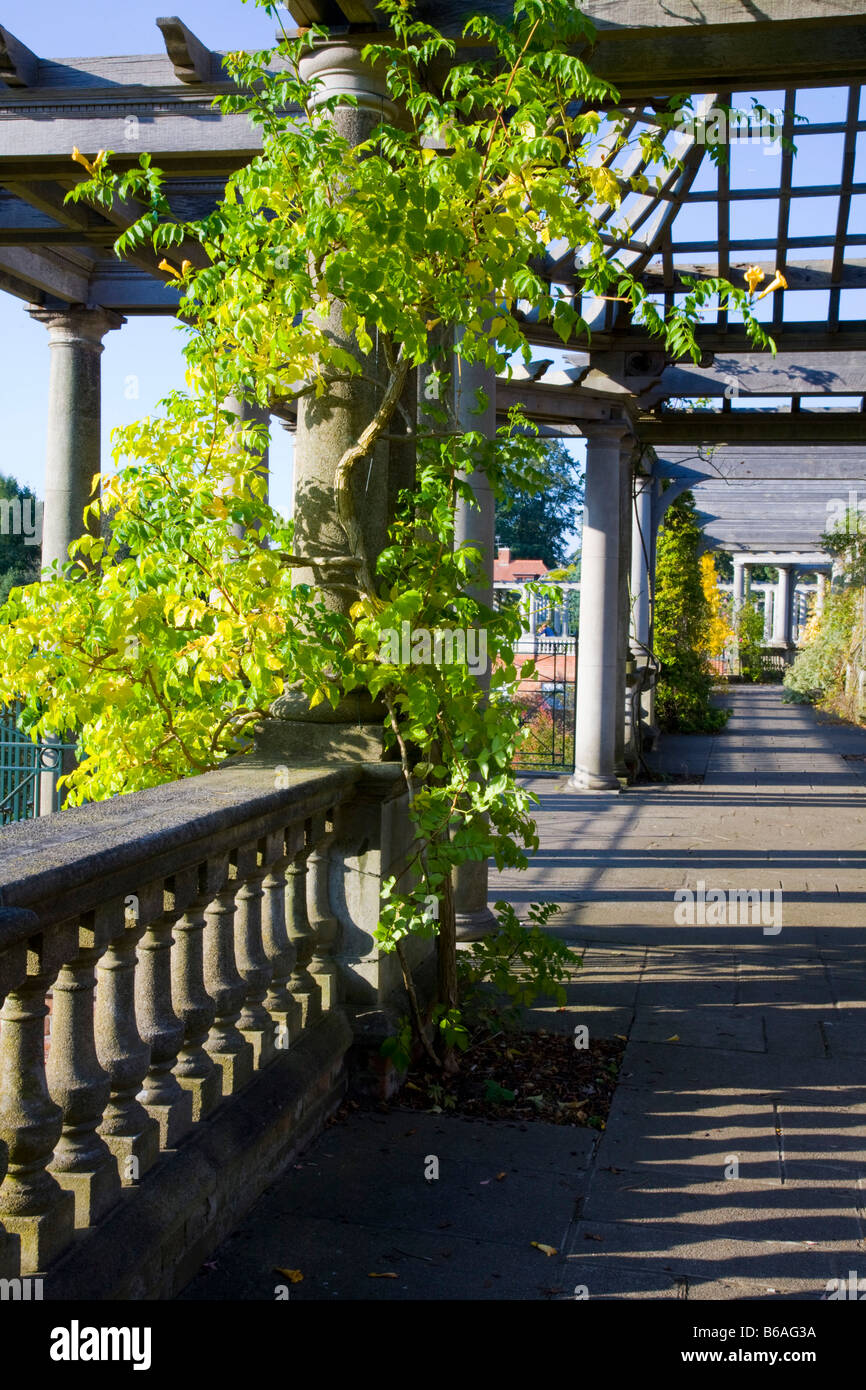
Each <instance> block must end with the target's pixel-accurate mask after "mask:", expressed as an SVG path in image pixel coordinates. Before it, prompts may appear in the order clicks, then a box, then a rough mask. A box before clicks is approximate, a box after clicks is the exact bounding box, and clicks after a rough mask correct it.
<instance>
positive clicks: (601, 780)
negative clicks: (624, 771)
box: [566, 767, 622, 792]
mask: <svg viewBox="0 0 866 1390" xmlns="http://www.w3.org/2000/svg"><path fill="white" fill-rule="evenodd" d="M566 787H567V789H568V790H569V791H573V792H618V791H622V783H621V782H620V780H619V778H618V777H615V776H614V774H613V773H610V774H602V773H598V772H587V771H586V770H585V769H584V768H582V767H576V768H575V769H574V773H573V775H572V776H571V777H569V779H568V781H567V782H566Z"/></svg>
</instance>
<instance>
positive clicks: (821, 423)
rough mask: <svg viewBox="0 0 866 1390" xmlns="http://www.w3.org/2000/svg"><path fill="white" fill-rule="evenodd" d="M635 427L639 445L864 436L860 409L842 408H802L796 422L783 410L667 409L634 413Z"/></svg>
mask: <svg viewBox="0 0 866 1390" xmlns="http://www.w3.org/2000/svg"><path fill="white" fill-rule="evenodd" d="M634 428H635V431H636V433H637V434H638V436H639V438H640V440H641V442H642V443H644V444H651V445H652V446H653V448H656V449H657V448H659V447H661V446H663V445H665V444H695V445H707V446H709V445H712V444H732V443H734V444H736V443H741V444H754V445H758V444H784V443H786V442H791V443H795V442H796V443H800V444H804V443H806V444H808V443H815V444H859V443H862V442H863V440H864V439H866V418H864V416H863V414H862V413H859V412H858V413H855V412H853V411H842V410H832V411H831V410H828V411H826V412H820V413H819V412H817V411H811V410H810V411H802V412H801V413H800V414H799V415H798V416H797V418H796V421H795V420H793V419H792V417H791V416H790V415H787V414H779V415H774V414H770V413H768V414H764V413H761V412H758V411H745V410H732V411H731V412H730V413H729V414H726V415H724V416H722V415H716V414H713V412H711V411H696V412H695V413H694V414H692V415H689V414H685V413H679V412H674V411H670V412H668V413H667V414H665V415H661V416H638V418H637V421H636V422H635V427H634Z"/></svg>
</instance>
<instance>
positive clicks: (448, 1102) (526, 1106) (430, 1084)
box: [350, 1032, 625, 1130]
mask: <svg viewBox="0 0 866 1390" xmlns="http://www.w3.org/2000/svg"><path fill="white" fill-rule="evenodd" d="M624 1051H625V1039H624V1038H605V1039H599V1040H598V1041H596V1042H591V1043H590V1044H589V1045H588V1046H587V1047H586V1048H585V1049H579V1048H576V1047H575V1039H574V1038H573V1037H572V1036H571V1035H570V1034H566V1033H545V1032H531V1033H529V1032H524V1033H509V1034H508V1035H507V1036H504V1035H501V1034H500V1035H499V1036H498V1037H494V1038H490V1039H488V1040H486V1041H484V1042H481V1043H476V1044H474V1045H473V1046H472V1048H471V1049H470V1050H469V1051H468V1052H465V1053H463V1054H461V1055H460V1071H459V1072H458V1073H457V1075H456V1076H451V1077H444V1076H443V1075H442V1074H441V1072H440V1073H434V1072H433V1071H432V1070H426V1069H424V1068H422V1067H415V1068H413V1070H412V1071H410V1073H409V1075H408V1077H407V1079H406V1082H405V1084H404V1086H403V1088H402V1090H400V1091H399V1092H398V1094H397V1095H395V1096H394V1098H393V1100H392V1101H390V1102H389V1103H388V1104H385V1105H383V1104H382V1103H379V1105H378V1107H377V1108H379V1109H391V1108H393V1107H400V1108H404V1109H405V1108H407V1107H408V1108H410V1109H413V1110H427V1111H432V1112H433V1113H434V1114H435V1113H439V1112H441V1113H442V1114H446V1115H470V1116H474V1117H476V1118H478V1119H488V1120H511V1121H514V1120H519V1121H527V1120H543V1121H545V1122H546V1123H547V1124H556V1125H582V1126H584V1127H589V1128H592V1129H599V1130H601V1129H604V1126H605V1123H606V1121H607V1116H608V1112H609V1110H610V1105H611V1100H612V1099H613V1093H614V1091H615V1089H616V1084H617V1079H618V1077H619V1070H620V1066H621V1064H622V1056H623V1053H624ZM350 1103H351V1102H350ZM351 1104H354V1103H351Z"/></svg>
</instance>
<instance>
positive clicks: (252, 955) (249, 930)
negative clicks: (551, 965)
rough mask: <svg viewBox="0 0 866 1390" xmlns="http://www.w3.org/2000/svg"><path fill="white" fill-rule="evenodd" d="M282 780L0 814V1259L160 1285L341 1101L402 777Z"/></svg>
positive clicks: (116, 1282)
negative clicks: (0, 824)
mask: <svg viewBox="0 0 866 1390" xmlns="http://www.w3.org/2000/svg"><path fill="white" fill-rule="evenodd" d="M283 774H284V775H283V776H282V777H281V778H280V779H275V777H274V773H273V769H272V768H270V769H269V768H268V767H266V766H261V765H260V766H255V765H250V766H245V765H244V764H242V763H241V764H237V765H235V766H231V767H228V766H227V767H225V768H223V769H220V770H218V771H216V772H212V773H207V774H205V775H203V776H199V777H193V778H189V779H185V780H183V781H181V782H175V783H171V784H169V785H167V786H162V787H158V788H153V789H151V790H149V791H144V792H138V793H134V794H132V795H129V796H124V797H116V798H114V799H112V800H111V801H109V802H104V803H101V804H99V805H94V806H89V807H84V808H81V809H80V810H70V811H66V812H63V813H62V815H60V816H55V817H51V818H47V819H43V820H39V821H29V822H22V823H20V824H18V825H15V826H11V827H7V828H5V829H4V830H3V831H2V832H0V883H2V896H0V1003H2V1010H0V1276H3V1277H14V1276H16V1275H20V1276H27V1275H31V1274H35V1273H40V1274H44V1275H45V1278H46V1293H45V1296H46V1297H48V1298H51V1297H64V1296H69V1291H70V1290H71V1289H73V1288H75V1289H77V1290H78V1293H77V1295H76V1296H78V1297H85V1296H88V1294H87V1292H86V1289H88V1288H89V1289H90V1294H91V1296H113V1297H138V1296H153V1295H154V1294H155V1295H156V1296H163V1297H164V1296H170V1294H171V1292H173V1291H174V1290H175V1289H176V1288H177V1287H180V1286H181V1285H182V1282H183V1280H184V1278H185V1277H189V1275H190V1274H191V1273H193V1272H194V1270H195V1268H197V1261H200V1259H201V1258H202V1255H203V1254H204V1253H206V1252H207V1249H208V1248H212V1246H213V1245H214V1244H215V1243H216V1241H217V1240H218V1239H220V1238H222V1236H223V1235H224V1234H225V1232H226V1230H227V1229H230V1227H231V1225H232V1224H233V1221H234V1220H236V1219H237V1218H238V1216H239V1215H240V1214H241V1213H242V1211H243V1210H244V1209H245V1208H246V1207H248V1206H249V1205H251V1203H252V1201H253V1200H255V1197H256V1196H257V1195H258V1193H259V1192H260V1191H261V1190H263V1188H264V1187H265V1186H267V1184H268V1182H269V1181H272V1180H273V1178H274V1176H276V1175H277V1173H278V1172H279V1171H280V1168H281V1166H285V1164H286V1162H287V1161H288V1159H289V1158H290V1157H291V1155H292V1152H293V1145H294V1146H295V1147H297V1145H298V1144H300V1143H301V1142H302V1140H303V1138H304V1135H306V1137H307V1138H309V1137H310V1133H311V1127H313V1129H314V1128H315V1126H316V1125H318V1124H320V1123H322V1122H323V1119H324V1118H325V1117H326V1114H327V1113H328V1112H329V1111H330V1110H332V1109H333V1108H334V1107H335V1105H336V1104H337V1103H338V1102H339V1099H340V1097H341V1095H342V1094H343V1091H344V1088H345V1065H344V1063H345V1057H346V1053H347V1051H348V1049H349V1047H350V1045H351V1043H352V1038H353V1033H352V1028H351V1027H350V1024H349V1021H348V1020H349V1019H350V1018H351V1019H352V1020H354V1016H355V1014H356V1013H360V1014H361V1015H363V1014H364V1012H365V1010H366V1011H367V1012H368V1013H369V1012H370V1010H371V1009H372V1010H375V1009H376V1008H378V1007H381V1006H382V1004H383V1002H384V999H385V997H386V995H387V992H388V988H390V986H391V984H392V983H393V981H392V980H391V978H390V976H389V977H388V980H387V981H385V980H384V975H383V979H382V981H380V979H379V969H378V965H377V960H378V957H377V955H376V952H375V949H374V948H373V937H372V930H373V928H374V926H375V916H376V915H377V902H378V882H379V879H380V877H381V873H382V872H383V871H384V870H385V869H387V868H388V867H389V862H390V861H391V860H393V858H394V855H395V853H399V846H397V847H396V849H395V847H394V845H393V844H389V843H388V840H389V836H390V837H391V838H393V835H392V831H391V830H390V829H389V827H390V826H392V823H393V822H394V821H395V820H401V819H403V818H402V817H400V816H395V806H399V797H400V794H401V790H402V783H401V781H400V778H399V769H397V768H396V767H395V766H394V765H382V767H380V768H370V767H365V766H363V765H361V764H354V765H348V764H344V765H339V766H336V767H335V766H329V767H317V768H312V769H301V770H297V771H293V772H291V773H289V774H288V775H287V776H286V775H285V770H283ZM275 782H278V783H279V785H277V786H275ZM286 783H288V785H286ZM383 826H384V827H385V836H384V841H383V834H382V827H383ZM353 878H354V879H363V880H364V881H363V882H357V883H354V884H353V882H352V879H353ZM371 884H372V889H371ZM371 893H372V896H371ZM353 904H354V907H353ZM359 905H360V906H359ZM341 952H342V954H341ZM353 953H354V954H353ZM384 973H385V974H386V975H387V973H388V972H387V971H385V972H384ZM383 981H384V982H383ZM47 999H50V1006H51V1033H50V1041H49V1042H48V1043H46V1041H45V1018H46V1014H47V1012H48V1004H47V1002H46V1001H47ZM190 1170H194V1171H195V1175H196V1176H195V1180H194V1181H193V1186H192V1189H190V1188H189V1186H188V1184H189V1181H190ZM196 1184H197V1186H196ZM124 1248H125V1254H126V1259H127V1263H126V1264H124V1263H123V1259H122V1254H123V1251H124ZM134 1252H137V1253H134ZM100 1261H101V1262H102V1265H101V1266H100ZM106 1261H107V1262H108V1266H109V1268H108V1271H107V1272H106V1270H105V1263H106ZM100 1268H101V1269H102V1273H101V1274H97V1272H96V1271H97V1270H99V1269H100ZM52 1289H53V1290H54V1291H53V1292H52Z"/></svg>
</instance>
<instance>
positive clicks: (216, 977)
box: [204, 878, 253, 1096]
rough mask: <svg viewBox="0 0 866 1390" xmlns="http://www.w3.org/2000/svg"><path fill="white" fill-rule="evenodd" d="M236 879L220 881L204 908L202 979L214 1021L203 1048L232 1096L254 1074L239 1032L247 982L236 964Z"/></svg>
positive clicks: (248, 1050) (249, 1047)
mask: <svg viewBox="0 0 866 1390" xmlns="http://www.w3.org/2000/svg"><path fill="white" fill-rule="evenodd" d="M236 889H237V881H236V880H235V879H233V878H229V879H228V880H227V881H224V882H223V885H222V887H220V888H219V889H218V890H217V892H216V893H215V894H214V896H213V898H212V899H211V901H210V903H209V904H208V906H207V907H206V908H205V914H204V915H205V929H204V981H205V988H206V989H207V992H208V994H209V995H210V997H211V999H212V1000H213V1002H214V1021H213V1023H212V1024H211V1028H210V1032H209V1033H208V1038H207V1042H206V1043H205V1045H204V1046H205V1051H206V1052H207V1053H208V1055H209V1056H210V1057H212V1058H213V1060H214V1062H215V1063H216V1065H217V1066H218V1067H219V1068H220V1070H221V1072H222V1093H223V1095H224V1096H232V1095H235V1093H236V1092H237V1091H239V1090H240V1089H241V1088H242V1087H243V1086H245V1085H246V1084H247V1082H248V1081H249V1080H250V1079H251V1078H252V1074H253V1049H252V1044H251V1043H249V1042H247V1040H246V1038H245V1037H244V1036H243V1034H242V1033H240V1032H239V1031H238V1027H237V1021H238V1019H239V1018H240V1013H241V1006H242V1005H243V1002H244V996H245V994H246V985H245V983H244V981H243V980H242V979H241V977H240V975H239V974H238V969H237V965H236V963H235V892H236Z"/></svg>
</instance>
